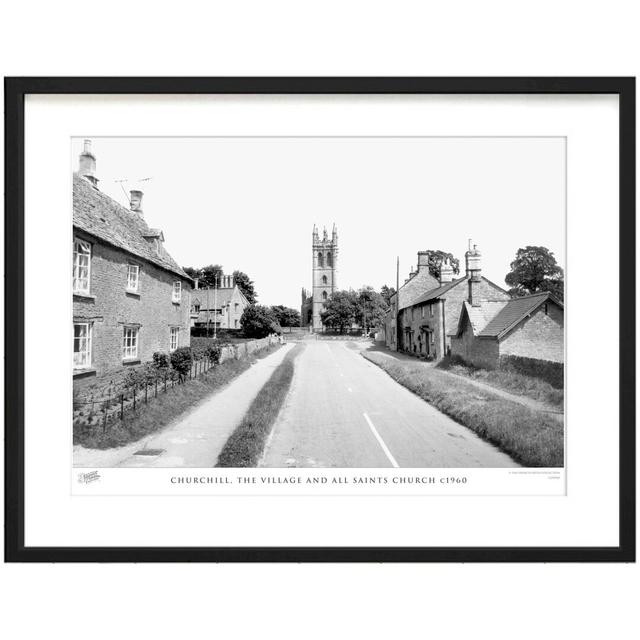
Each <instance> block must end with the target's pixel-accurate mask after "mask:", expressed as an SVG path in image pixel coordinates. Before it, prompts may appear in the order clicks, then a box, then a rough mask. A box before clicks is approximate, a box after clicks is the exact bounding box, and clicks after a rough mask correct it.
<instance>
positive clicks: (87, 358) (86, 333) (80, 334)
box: [73, 322, 91, 369]
mask: <svg viewBox="0 0 640 640" xmlns="http://www.w3.org/2000/svg"><path fill="white" fill-rule="evenodd" d="M90 366H91V324H90V323H88V322H78V323H75V324H74V325H73V368H74V369H86V368H87V367H90Z"/></svg>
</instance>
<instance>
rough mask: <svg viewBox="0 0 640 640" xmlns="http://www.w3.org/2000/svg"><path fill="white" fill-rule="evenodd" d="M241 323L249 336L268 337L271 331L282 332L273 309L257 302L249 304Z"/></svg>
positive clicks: (243, 313) (244, 331) (245, 333)
mask: <svg viewBox="0 0 640 640" xmlns="http://www.w3.org/2000/svg"><path fill="white" fill-rule="evenodd" d="M240 324H241V325H242V332H243V333H244V335H245V336H246V337H247V338H266V337H267V336H268V335H269V334H271V333H277V334H281V333H282V327H280V325H279V324H278V320H277V318H276V315H275V313H274V312H273V310H272V309H271V308H270V307H263V306H260V305H257V304H252V305H249V306H248V307H247V308H246V309H245V310H244V311H243V312H242V318H240Z"/></svg>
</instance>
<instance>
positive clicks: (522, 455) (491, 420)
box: [362, 352, 564, 467]
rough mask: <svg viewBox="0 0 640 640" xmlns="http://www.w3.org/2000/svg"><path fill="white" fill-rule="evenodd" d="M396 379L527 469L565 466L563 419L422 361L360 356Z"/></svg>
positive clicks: (371, 354)
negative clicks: (491, 391) (486, 389)
mask: <svg viewBox="0 0 640 640" xmlns="http://www.w3.org/2000/svg"><path fill="white" fill-rule="evenodd" d="M362 355H363V356H364V357H365V358H367V360H370V361H371V362H373V363H374V364H376V365H378V366H379V367H380V368H381V369H383V370H384V371H386V372H387V373H388V374H389V375H390V376H391V377H392V378H393V379H394V380H396V382H399V383H400V384H401V385H403V386H404V387H406V388H407V389H409V390H410V391H413V392H414V393H415V394H416V395H418V396H420V397H421V398H422V399H423V400H426V401H427V402H429V404H431V405H433V406H434V407H435V408H436V409H438V410H439V411H442V413H444V414H446V415H448V416H449V417H450V418H453V419H454V420H455V421H456V422H459V423H460V424H462V425H464V426H465V427H468V428H469V429H471V430H472V431H475V432H476V433H477V434H478V435H479V436H481V437H482V438H484V439H485V440H488V441H489V442H491V443H493V444H495V445H496V446H498V447H500V449H502V450H503V451H505V452H506V453H508V454H509V455H510V456H511V457H512V458H513V459H514V460H516V461H517V462H519V463H520V464H522V465H524V466H525V467H562V466H563V459H564V434H563V426H562V423H561V422H559V421H558V420H556V419H554V418H552V417H550V416H547V415H546V414H544V413H542V412H537V411H532V410H531V409H528V408H527V407H524V406H522V405H520V404H518V403H516V402H511V401H510V400H505V399H504V398H501V397H499V396H495V395H493V394H491V393H485V392H484V391H482V390H480V389H478V388H477V387H476V386H474V385H473V384H472V383H470V382H467V381H465V380H463V379H460V380H459V381H458V380H455V379H454V378H452V377H451V376H448V375H446V374H445V373H443V372H441V371H438V370H437V369H436V368H433V367H425V366H424V365H423V364H421V363H417V362H416V363H413V362H407V361H405V360H396V359H395V358H389V357H388V356H385V355H383V354H381V353H376V352H369V353H363V354H362Z"/></svg>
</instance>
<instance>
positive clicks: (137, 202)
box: [129, 189, 144, 216]
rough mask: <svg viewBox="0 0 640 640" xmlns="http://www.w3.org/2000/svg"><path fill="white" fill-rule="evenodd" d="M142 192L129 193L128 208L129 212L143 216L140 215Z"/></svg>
mask: <svg viewBox="0 0 640 640" xmlns="http://www.w3.org/2000/svg"><path fill="white" fill-rule="evenodd" d="M143 195H144V194H143V192H142V191H140V190H139V189H132V190H131V191H129V196H130V197H129V208H130V209H131V211H135V212H136V213H138V214H140V215H141V216H142V215H143V213H142V196H143Z"/></svg>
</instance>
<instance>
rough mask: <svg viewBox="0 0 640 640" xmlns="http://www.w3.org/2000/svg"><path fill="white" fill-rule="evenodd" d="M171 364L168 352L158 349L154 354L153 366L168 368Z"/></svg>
mask: <svg viewBox="0 0 640 640" xmlns="http://www.w3.org/2000/svg"><path fill="white" fill-rule="evenodd" d="M170 364H171V360H170V359H169V354H168V353H163V352H162V351H156V352H155V353H154V354H153V366H154V367H155V368H156V369H168V368H169V365H170Z"/></svg>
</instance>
